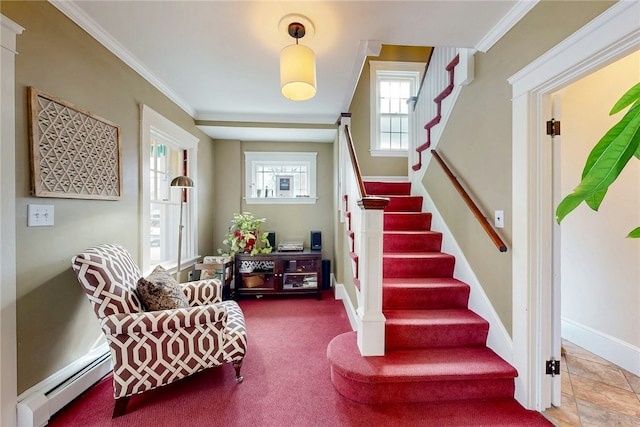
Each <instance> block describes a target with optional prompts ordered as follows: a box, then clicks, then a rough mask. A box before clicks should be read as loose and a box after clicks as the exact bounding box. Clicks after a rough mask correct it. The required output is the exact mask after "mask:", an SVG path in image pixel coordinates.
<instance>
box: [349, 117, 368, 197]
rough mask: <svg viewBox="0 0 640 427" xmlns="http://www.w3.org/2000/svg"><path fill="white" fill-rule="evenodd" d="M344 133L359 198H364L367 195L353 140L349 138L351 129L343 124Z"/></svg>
mask: <svg viewBox="0 0 640 427" xmlns="http://www.w3.org/2000/svg"><path fill="white" fill-rule="evenodd" d="M344 135H345V137H346V138H347V147H349V157H351V165H352V166H353V171H354V172H355V174H356V180H357V181H358V190H359V191H360V198H365V197H367V190H366V189H365V188H364V181H363V180H362V174H361V173H360V165H359V164H358V157H357V156H356V150H355V148H354V147H353V140H352V139H351V129H349V125H345V126H344Z"/></svg>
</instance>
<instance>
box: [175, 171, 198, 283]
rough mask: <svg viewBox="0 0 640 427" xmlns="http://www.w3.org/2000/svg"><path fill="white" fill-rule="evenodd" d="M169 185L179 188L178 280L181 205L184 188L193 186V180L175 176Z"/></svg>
mask: <svg viewBox="0 0 640 427" xmlns="http://www.w3.org/2000/svg"><path fill="white" fill-rule="evenodd" d="M171 186H172V187H177V188H179V189H180V222H179V226H178V269H177V270H176V280H177V281H178V282H180V260H181V255H182V229H183V228H184V226H183V225H182V205H183V204H184V193H183V191H182V190H183V189H184V188H191V187H193V180H192V179H191V178H189V177H188V176H177V177H175V178H173V180H171Z"/></svg>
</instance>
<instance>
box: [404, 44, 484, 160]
mask: <svg viewBox="0 0 640 427" xmlns="http://www.w3.org/2000/svg"><path fill="white" fill-rule="evenodd" d="M472 80H473V51H472V50H470V49H456V48H451V47H436V48H433V50H432V52H431V56H430V58H429V62H428V64H427V68H426V70H425V75H424V78H423V80H422V83H421V86H420V90H419V91H418V98H417V100H416V102H415V108H414V111H413V118H414V119H413V120H414V123H418V124H423V123H424V127H423V129H424V130H425V131H426V135H425V137H424V140H420V139H418V138H419V136H416V138H414V139H413V141H412V142H411V144H412V147H409V148H410V149H409V153H410V156H409V166H410V167H411V170H413V171H414V172H417V171H419V170H421V169H422V166H423V163H422V152H423V151H425V150H427V149H428V148H430V147H432V148H435V147H436V146H437V144H438V141H439V140H440V135H441V134H442V129H443V128H444V124H445V123H446V121H447V119H448V117H449V114H450V112H451V110H452V108H453V105H454V104H455V100H456V99H457V96H458V93H459V92H460V89H461V87H462V86H464V85H466V84H468V83H469V82H471V81H472ZM445 100H446V102H445ZM438 125H440V126H438ZM420 126H422V125H420ZM421 130H422V129H419V128H418V129H417V132H416V135H424V134H422V133H421Z"/></svg>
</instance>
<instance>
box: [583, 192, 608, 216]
mask: <svg viewBox="0 0 640 427" xmlns="http://www.w3.org/2000/svg"><path fill="white" fill-rule="evenodd" d="M606 194H607V188H605V189H604V190H600V191H598V192H597V193H595V194H593V195H591V196H589V197H587V198H586V199H584V201H585V202H586V203H587V206H589V207H590V208H591V209H593V210H594V211H597V210H598V209H599V208H600V204H601V203H602V200H603V199H604V196H605V195H606Z"/></svg>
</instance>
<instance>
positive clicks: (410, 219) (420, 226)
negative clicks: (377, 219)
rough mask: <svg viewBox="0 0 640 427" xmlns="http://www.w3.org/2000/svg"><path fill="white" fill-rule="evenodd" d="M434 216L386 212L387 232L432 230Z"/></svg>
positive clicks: (384, 220) (385, 227) (384, 223)
mask: <svg viewBox="0 0 640 427" xmlns="http://www.w3.org/2000/svg"><path fill="white" fill-rule="evenodd" d="M432 218H433V216H432V215H431V214H430V213H428V212H385V213H384V218H383V225H384V230H385V231H420V230H431V220H432Z"/></svg>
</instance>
